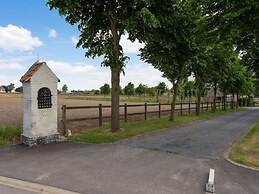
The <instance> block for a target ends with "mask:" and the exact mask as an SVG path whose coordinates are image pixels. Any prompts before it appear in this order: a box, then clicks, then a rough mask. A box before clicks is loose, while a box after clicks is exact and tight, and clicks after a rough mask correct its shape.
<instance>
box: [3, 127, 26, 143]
mask: <svg viewBox="0 0 259 194" xmlns="http://www.w3.org/2000/svg"><path fill="white" fill-rule="evenodd" d="M21 133H22V128H21V127H16V126H11V125H6V126H0V146H1V145H7V144H16V143H18V142H19V141H20V136H21Z"/></svg>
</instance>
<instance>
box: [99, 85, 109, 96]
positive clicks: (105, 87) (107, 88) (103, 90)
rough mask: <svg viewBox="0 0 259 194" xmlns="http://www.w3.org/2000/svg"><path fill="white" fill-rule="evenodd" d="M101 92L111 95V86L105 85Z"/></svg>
mask: <svg viewBox="0 0 259 194" xmlns="http://www.w3.org/2000/svg"><path fill="white" fill-rule="evenodd" d="M100 92H101V94H103V95H109V94H110V93H111V88H110V85H109V84H107V83H105V84H104V85H103V86H102V87H100Z"/></svg>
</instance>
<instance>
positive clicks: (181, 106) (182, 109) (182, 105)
mask: <svg viewBox="0 0 259 194" xmlns="http://www.w3.org/2000/svg"><path fill="white" fill-rule="evenodd" d="M180 105H181V115H183V103H182V102H181V103H180Z"/></svg>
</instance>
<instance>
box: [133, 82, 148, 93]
mask: <svg viewBox="0 0 259 194" xmlns="http://www.w3.org/2000/svg"><path fill="white" fill-rule="evenodd" d="M135 92H136V94H138V95H139V96H141V95H143V94H146V93H147V86H146V85H144V84H139V85H138V87H136V89H135Z"/></svg>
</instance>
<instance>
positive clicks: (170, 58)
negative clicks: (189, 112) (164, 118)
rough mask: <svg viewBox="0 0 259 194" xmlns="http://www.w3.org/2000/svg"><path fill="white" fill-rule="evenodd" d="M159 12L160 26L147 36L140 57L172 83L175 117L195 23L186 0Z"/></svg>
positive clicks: (189, 56) (187, 69) (173, 116)
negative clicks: (179, 88)
mask: <svg viewBox="0 0 259 194" xmlns="http://www.w3.org/2000/svg"><path fill="white" fill-rule="evenodd" d="M174 2H176V4H175V6H169V5H167V7H166V8H165V9H164V10H162V11H161V12H160V18H161V19H160V23H161V26H160V27H158V28H157V29H155V30H154V31H153V32H152V34H150V35H149V36H148V40H147V41H146V44H145V47H144V48H143V49H141V59H142V60H144V61H145V62H147V63H150V64H152V65H153V66H154V67H155V68H157V69H158V70H160V71H161V72H162V73H163V77H165V78H167V79H168V80H169V81H170V82H171V83H172V85H173V100H172V106H171V107H172V108H171V110H172V111H171V114H170V117H169V120H175V104H176V96H177V92H178V86H179V84H180V83H181V82H182V81H183V80H184V79H186V78H187V77H188V74H189V60H190V58H191V57H192V29H193V26H194V25H195V23H194V20H193V18H192V14H189V10H190V7H189V4H188V2H187V1H181V0H179V1H174Z"/></svg>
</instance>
